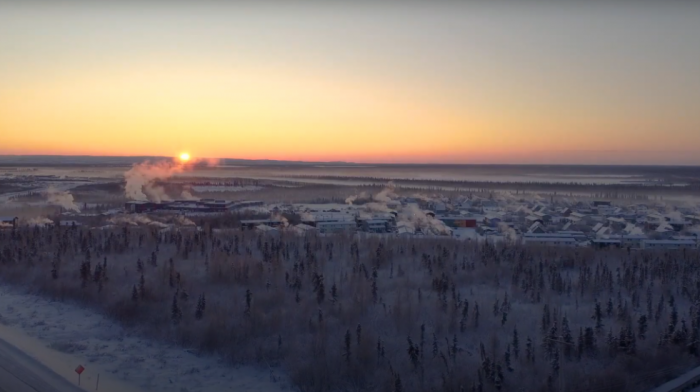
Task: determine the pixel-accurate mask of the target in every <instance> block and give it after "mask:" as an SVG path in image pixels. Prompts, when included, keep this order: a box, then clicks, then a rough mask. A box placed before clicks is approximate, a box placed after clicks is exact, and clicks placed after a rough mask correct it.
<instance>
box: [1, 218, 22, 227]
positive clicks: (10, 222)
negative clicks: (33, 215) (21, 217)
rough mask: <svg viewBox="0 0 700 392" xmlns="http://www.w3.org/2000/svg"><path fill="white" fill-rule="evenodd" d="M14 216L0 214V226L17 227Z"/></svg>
mask: <svg viewBox="0 0 700 392" xmlns="http://www.w3.org/2000/svg"><path fill="white" fill-rule="evenodd" d="M17 222H18V219H17V217H16V216H0V228H3V227H4V228H8V227H17Z"/></svg>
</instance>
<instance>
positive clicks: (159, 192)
mask: <svg viewBox="0 0 700 392" xmlns="http://www.w3.org/2000/svg"><path fill="white" fill-rule="evenodd" d="M184 169H185V165H182V164H177V163H175V162H173V161H159V162H155V163H150V162H148V161H146V162H143V163H138V164H135V165H134V166H133V167H132V168H131V169H130V170H129V171H127V172H126V173H124V179H125V180H126V187H125V192H126V197H127V198H128V199H132V200H140V201H154V202H156V203H160V202H161V201H164V200H170V197H169V196H168V195H167V194H166V193H165V190H164V189H163V187H162V186H156V185H155V182H156V181H158V180H165V179H167V178H170V177H172V176H173V175H175V174H176V173H180V172H182V171H184Z"/></svg>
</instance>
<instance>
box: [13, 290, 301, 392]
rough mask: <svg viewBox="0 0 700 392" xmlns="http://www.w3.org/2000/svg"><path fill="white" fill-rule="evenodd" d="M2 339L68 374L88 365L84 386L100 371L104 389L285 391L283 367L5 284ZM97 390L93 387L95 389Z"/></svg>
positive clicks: (107, 391) (108, 391) (93, 381)
mask: <svg viewBox="0 0 700 392" xmlns="http://www.w3.org/2000/svg"><path fill="white" fill-rule="evenodd" d="M0 324H2V325H0V338H2V339H4V340H6V341H8V342H11V343H12V344H14V345H15V346H16V347H18V348H19V349H21V350H22V351H24V352H25V353H27V354H28V355H30V356H32V357H33V358H35V359H36V360H37V361H39V362H40V363H42V364H43V365H44V366H47V367H49V368H51V369H52V370H53V371H54V372H56V373H57V374H59V375H61V376H63V377H64V378H66V379H68V380H73V381H76V380H77V376H76V374H75V373H74V372H73V370H74V369H75V368H76V367H77V366H78V364H82V365H83V366H85V368H86V370H85V372H84V373H83V374H82V382H83V386H84V387H85V385H92V386H93V387H94V386H95V384H96V381H97V374H99V375H100V381H99V390H100V391H105V392H118V391H119V392H121V391H127V390H128V391H134V392H145V391H175V392H196V391H202V392H212V391H213V392H220V391H221V392H223V391H282V390H289V389H290V388H289V386H288V383H287V381H286V378H285V377H284V376H283V375H282V374H280V372H279V370H274V371H272V370H270V371H263V370H259V369H256V368H252V367H238V368H234V367H232V366H231V365H230V364H227V363H225V362H223V361H222V360H220V359H217V358H214V357H212V356H207V355H202V356H199V355H197V354H196V353H194V352H192V351H190V350H185V349H182V348H180V347H176V346H170V345H167V344H165V343H161V342H155V341H152V340H148V339H143V338H140V337H138V336H134V335H132V334H130V333H129V332H128V331H127V330H125V329H124V328H122V327H121V326H119V325H118V324H117V323H115V322H113V321H111V320H109V319H107V318H105V317H104V316H102V315H100V314H97V313H95V312H92V311H89V310H86V309H84V308H81V307H80V306H78V305H76V304H71V303H63V302H57V301H52V300H49V299H46V298H43V297H39V296H35V295H29V294H24V293H22V292H20V291H18V290H17V289H15V288H12V287H4V286H0ZM90 390H92V388H91V389H90Z"/></svg>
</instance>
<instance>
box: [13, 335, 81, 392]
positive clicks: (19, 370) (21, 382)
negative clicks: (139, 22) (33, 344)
mask: <svg viewBox="0 0 700 392" xmlns="http://www.w3.org/2000/svg"><path fill="white" fill-rule="evenodd" d="M84 391H85V390H84V389H80V388H78V387H77V386H74V385H72V384H70V383H69V382H68V381H66V380H65V379H63V378H62V377H61V376H59V375H58V374H56V373H54V372H53V371H52V370H51V369H49V368H47V367H45V366H44V365H42V364H41V363H39V362H37V361H35V360H34V359H33V358H31V357H30V356H28V355H26V354H25V353H24V352H22V351H20V350H19V349H17V348H16V347H14V346H13V345H12V344H10V343H8V342H6V341H5V340H2V339H0V392H84Z"/></svg>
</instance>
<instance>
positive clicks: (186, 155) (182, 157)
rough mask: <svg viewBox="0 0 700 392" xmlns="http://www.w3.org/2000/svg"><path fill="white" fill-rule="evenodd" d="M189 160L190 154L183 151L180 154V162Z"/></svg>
mask: <svg viewBox="0 0 700 392" xmlns="http://www.w3.org/2000/svg"><path fill="white" fill-rule="evenodd" d="M189 160H190V154H188V153H186V152H183V153H182V154H180V162H188V161H189Z"/></svg>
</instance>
